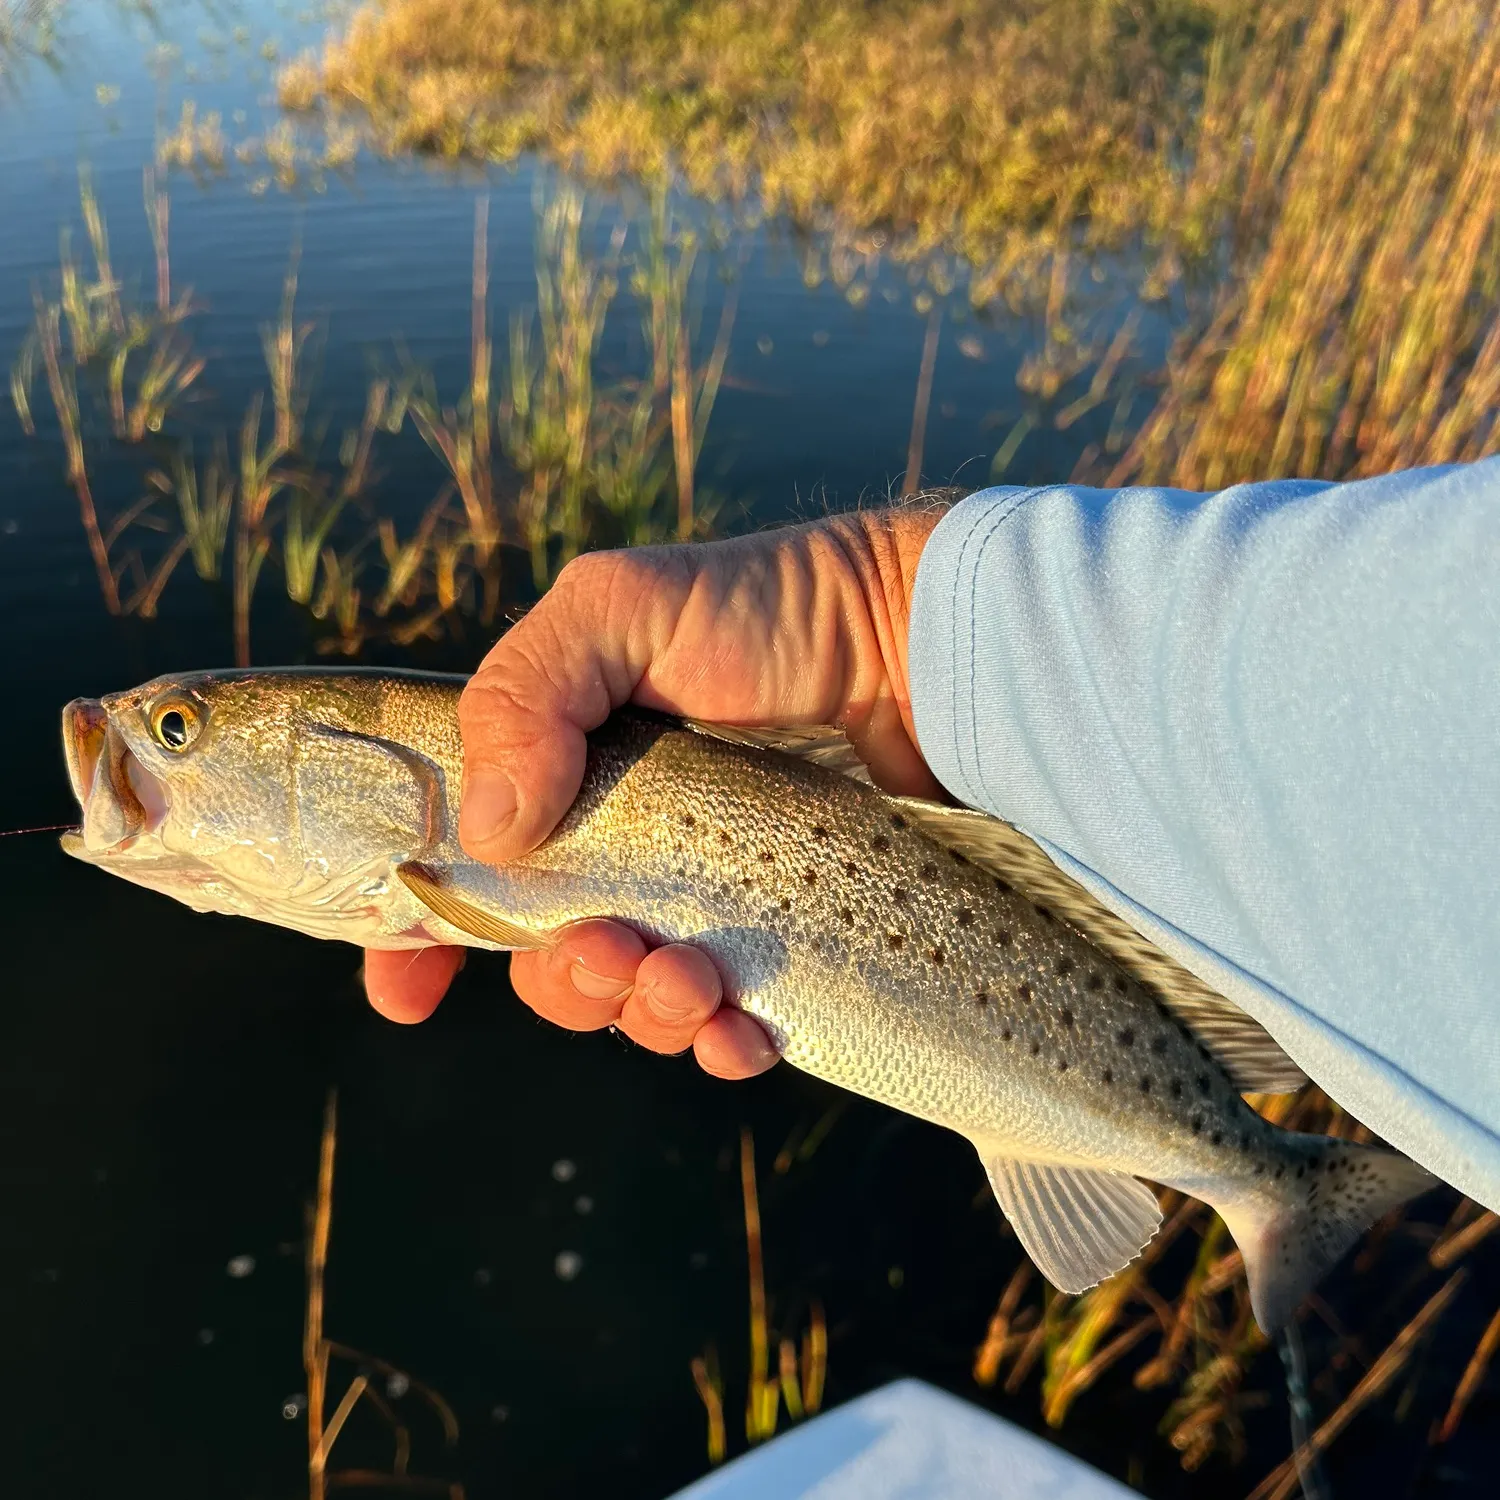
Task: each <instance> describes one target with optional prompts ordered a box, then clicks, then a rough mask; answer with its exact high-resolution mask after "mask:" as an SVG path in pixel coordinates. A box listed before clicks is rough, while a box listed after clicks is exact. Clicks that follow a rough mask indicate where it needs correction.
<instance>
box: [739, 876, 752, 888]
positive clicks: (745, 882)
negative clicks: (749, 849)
mask: <svg viewBox="0 0 1500 1500" xmlns="http://www.w3.org/2000/svg"><path fill="white" fill-rule="evenodd" d="M740 884H741V885H742V886H744V887H745V889H746V890H747V891H748V890H749V889H750V887H751V886H752V885H754V884H755V882H754V881H753V880H752V879H751V878H750V877H749V876H748V875H746V876H745V878H744V879H743V880H741V881H740Z"/></svg>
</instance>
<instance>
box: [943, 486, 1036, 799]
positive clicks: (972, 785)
mask: <svg viewBox="0 0 1500 1500" xmlns="http://www.w3.org/2000/svg"><path fill="white" fill-rule="evenodd" d="M1052 488H1053V487H1052V486H1050V485H1049V486H1047V487H1046V488H1043V489H1037V490H1023V491H1022V492H1021V493H1020V494H1018V495H1012V496H1011V497H1010V498H1009V502H1008V503H1002V504H1001V505H1000V506H999V508H998V509H997V511H996V514H995V515H994V517H993V518H992V519H991V521H990V524H989V527H988V528H987V529H986V531H985V532H984V534H983V536H981V537H980V539H979V546H978V548H977V549H976V551H975V554H974V562H973V566H972V570H971V571H970V574H969V744H970V753H971V755H972V756H973V760H974V775H975V777H976V778H977V782H976V781H971V780H970V779H969V777H968V775H967V773H966V772H965V771H964V767H963V758H962V756H959V757H958V761H959V775H960V776H961V777H962V778H963V781H964V786H965V789H966V791H967V792H968V794H969V795H968V798H967V800H968V801H969V802H971V803H973V804H974V805H975V806H977V807H983V808H985V809H987V810H988V811H990V812H994V811H995V810H996V805H997V804H996V803H995V801H994V799H993V797H992V796H991V794H990V790H989V786H988V785H987V782H986V778H985V774H984V762H983V760H982V759H981V758H980V754H979V709H978V704H977V701H976V692H975V689H976V687H977V681H978V667H977V657H978V655H979V653H978V650H977V641H978V623H979V573H980V567H981V564H982V563H983V562H984V554H985V552H986V551H987V550H988V548H989V545H990V543H991V542H992V541H994V539H995V537H996V535H997V534H998V533H999V530H1000V528H1001V527H1002V526H1003V525H1004V524H1005V523H1006V522H1007V521H1008V520H1009V519H1010V518H1011V517H1012V516H1013V515H1014V514H1015V513H1016V512H1017V511H1018V510H1019V509H1020V508H1021V507H1022V506H1023V505H1025V504H1026V503H1027V502H1029V501H1031V500H1035V499H1036V498H1037V497H1038V496H1040V495H1045V494H1048V493H1049V492H1050V491H1051V489H1052ZM972 540H973V536H972V535H971V536H969V537H966V538H965V539H964V551H967V550H968V546H969V542H970V541H972ZM954 633H955V640H954V652H955V660H956V659H957V648H958V642H957V623H956V612H955V631H954ZM954 712H955V715H957V713H958V712H959V708H958V705H957V703H955V704H954ZM956 739H957V734H956V731H955V740H956Z"/></svg>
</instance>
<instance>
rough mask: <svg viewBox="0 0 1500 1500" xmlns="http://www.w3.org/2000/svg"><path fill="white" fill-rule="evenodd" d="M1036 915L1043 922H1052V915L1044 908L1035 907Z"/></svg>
mask: <svg viewBox="0 0 1500 1500" xmlns="http://www.w3.org/2000/svg"><path fill="white" fill-rule="evenodd" d="M1036 914H1037V916H1039V917H1040V918H1041V919H1042V921H1044V922H1050V921H1051V920H1052V913H1051V912H1050V911H1048V910H1047V908H1046V907H1045V906H1039V907H1037V909H1036Z"/></svg>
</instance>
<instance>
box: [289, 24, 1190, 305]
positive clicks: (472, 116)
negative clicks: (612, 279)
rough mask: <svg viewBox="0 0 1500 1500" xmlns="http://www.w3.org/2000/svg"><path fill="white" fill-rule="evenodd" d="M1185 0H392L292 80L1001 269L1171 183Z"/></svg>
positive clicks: (475, 136)
mask: <svg viewBox="0 0 1500 1500" xmlns="http://www.w3.org/2000/svg"><path fill="white" fill-rule="evenodd" d="M1213 11H1214V6H1213V5H1209V4H1201V3H1192V0H1146V3H1142V0H1137V3H1133V4H1123V3H1119V4H1117V3H1099V0H1047V3H1021V4H1017V3H1009V4H1001V3H996V0H938V3H932V0H884V3H876V4H851V3H848V0H697V3H681V0H679V3H675V4H672V3H669V4H655V3H649V0H622V3H608V4H606V3H600V0H557V3H548V4H545V5H543V4H537V3H534V0H458V3H451V0H387V3H383V4H380V5H378V6H370V7H367V8H365V9H363V10H361V11H360V12H359V13H358V14H357V15H356V16H355V18H354V21H353V23H352V24H351V26H350V28H349V30H348V31H347V33H346V34H345V35H344V36H343V37H342V38H339V39H337V40H335V41H333V42H332V43H331V44H330V45H329V47H328V49H327V51H326V53H325V55H324V56H323V58H322V59H321V62H319V63H317V64H314V63H312V62H311V61H310V60H308V59H303V60H302V61H300V62H298V63H296V64H294V65H292V66H291V67H290V68H289V69H288V70H287V71H286V72H285V73H284V75H283V77H282V99H283V102H284V103H285V104H287V105H288V106H289V107H306V106H309V105H310V104H312V103H313V102H314V101H315V100H317V99H320V98H321V99H323V100H326V101H329V102H331V103H335V104H337V103H340V102H353V103H355V104H357V105H359V106H360V107H362V108H363V109H364V110H365V111H366V112H367V113H368V114H369V116H370V117H371V119H372V120H373V121H374V123H375V126H376V128H377V130H378V131H379V132H380V133H381V135H382V137H383V139H384V141H385V143H386V144H387V145H389V146H390V147H393V148H396V149H403V150H420V151H428V152H436V153H439V154H442V155H445V156H457V155H470V156H477V157H484V158H489V159H493V160H509V159H511V158H513V157H515V156H516V155H518V154H519V153H521V152H523V151H528V150H542V151H545V152H548V153H550V154H552V155H553V156H555V157H557V158H559V159H561V160H563V161H564V162H565V163H566V164H568V165H569V166H570V167H572V168H575V169H578V170H581V171H583V172H585V173H587V174H589V175H593V176H596V177H603V176H616V175H622V174H623V175H630V176H633V177H637V178H640V179H646V180H653V181H661V180H663V179H664V178H665V177H666V176H667V175H668V174H676V175H677V176H679V177H680V179H681V180H682V181H683V182H685V184H686V185H687V186H688V187H689V188H690V189H691V190H692V191H694V192H696V193H698V194H700V195H703V196H709V197H715V198H717V197H723V196H729V197H735V198H744V197H746V196H748V195H749V194H751V193H752V192H753V193H754V194H755V195H756V197H757V198H758V200H759V202H760V203H761V204H762V205H763V206H764V208H766V209H767V210H769V211H771V212H783V213H787V214H789V215H791V216H793V217H795V218H798V219H800V220H804V221H812V220H815V219H817V218H818V216H819V215H820V214H821V213H823V212H824V211H825V210H827V209H829V208H830V207H831V208H835V209H836V210H837V211H838V213H839V215H840V217H841V218H842V219H843V220H844V221H845V223H846V224H848V225H851V226H853V227H856V228H862V229H868V230H871V231H874V232H879V233H883V234H891V235H894V236H896V237H897V238H898V239H899V240H900V242H901V248H902V249H903V250H904V251H905V252H906V253H907V254H910V255H919V254H927V253H930V252H936V251H949V252H956V253H958V254H961V255H963V256H965V257H967V258H968V259H969V260H970V261H971V262H972V263H973V264H974V265H975V266H976V267H982V268H983V269H984V272H985V277H986V285H989V286H991V287H998V286H999V285H1000V283H1001V282H1002V281H1003V279H1004V278H1005V276H1006V274H1007V273H1008V272H1009V271H1010V270H1013V269H1015V268H1016V267H1017V266H1019V265H1021V264H1022V263H1026V262H1029V261H1031V260H1034V258H1035V256H1036V255H1037V253H1038V252H1039V251H1044V250H1046V249H1049V248H1051V247H1052V246H1054V245H1056V244H1057V243H1059V242H1060V241H1062V242H1066V239H1067V237H1068V235H1069V232H1070V230H1071V228H1072V226H1073V225H1075V224H1076V223H1084V224H1086V225H1087V226H1088V232H1089V234H1090V235H1091V236H1093V237H1097V238H1099V239H1118V238H1119V237H1120V236H1121V235H1123V234H1125V233H1127V232H1129V231H1131V230H1134V229H1138V228H1141V227H1143V226H1144V225H1145V224H1147V223H1148V222H1149V220H1150V218H1151V217H1152V215H1153V213H1155V212H1156V210H1157V208H1158V207H1159V205H1160V203H1161V202H1162V201H1163V199H1164V195H1166V194H1167V193H1168V192H1169V191H1170V187H1171V182H1172V173H1171V168H1170V150H1171V143H1172V139H1173V136H1174V134H1175V132H1176V129H1177V127H1178V124H1179V123H1180V121H1181V120H1182V119H1183V118H1184V109H1183V102H1184V99H1183V94H1182V89H1181V87H1180V78H1179V76H1178V75H1179V73H1180V68H1179V66H1178V65H1179V62H1180V60H1181V59H1183V58H1184V57H1187V56H1189V55H1193V54H1195V53H1196V52H1197V51H1198V50H1199V49H1200V47H1201V43H1202V41H1203V40H1204V39H1205V38H1206V36H1207V35H1208V34H1209V31H1210V30H1211V24H1212V17H1213Z"/></svg>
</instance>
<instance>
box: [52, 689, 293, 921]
mask: <svg viewBox="0 0 1500 1500" xmlns="http://www.w3.org/2000/svg"><path fill="white" fill-rule="evenodd" d="M295 717H296V716H295V714H294V712H293V711H292V707H291V705H290V703H288V702H286V701H281V700H279V699H278V696H277V695H275V694H269V695H268V694H267V693H265V692H264V691H261V690H259V689H258V688H257V685H256V684H255V682H254V681H253V680H250V679H245V678H238V679H237V678H235V677H233V676H231V675H228V674H225V675H223V676H216V675H215V674H211V673H196V674H193V675H189V676H177V677H158V678H155V679H153V680H152V681H151V682H148V683H144V684H143V685H142V686H140V687H136V688H131V689H129V690H128V691H126V692H121V693H111V694H108V695H107V696H106V697H103V698H99V699H91V698H78V699H75V700H74V701H73V702H72V703H69V704H68V705H67V707H66V708H64V709H63V714H62V730H63V751H64V755H65V757H66V759H67V765H68V778H69V780H70V781H71V782H72V786H73V794H74V796H76V797H77V798H78V803H79V806H80V807H81V808H82V811H83V822H82V827H81V829H80V830H79V832H78V833H77V834H76V835H70V836H68V837H67V838H65V840H64V847H66V848H67V849H68V852H69V853H71V854H75V855H77V856H78V857H79V858H81V859H83V860H85V861H86V862H88V863H90V864H97V865H101V866H104V867H106V868H111V869H115V870H117V871H118V872H119V873H122V874H128V875H129V876H130V878H137V879H141V883H143V884H151V883H152V882H151V881H150V880H149V879H146V878H144V877H145V876H146V874H147V871H148V869H149V867H150V866H151V865H153V864H155V865H156V866H157V867H158V868H159V869H160V870H161V871H163V872H166V871H169V870H170V871H172V872H174V875H176V874H180V873H181V871H182V870H184V869H185V868H188V867H193V866H196V867H197V868H199V869H200V870H203V871H207V870H212V871H214V872H215V873H216V874H217V875H218V876H219V877H221V878H225V879H233V880H234V881H235V882H236V883H237V884H241V885H244V886H245V887H247V888H248V889H250V890H265V891H267V892H268V893H272V892H282V891H285V890H288V889H290V888H292V887H293V886H295V885H296V884H297V883H298V881H299V880H300V879H301V877H302V871H303V866H304V863H305V861H304V859H303V851H302V850H301V849H300V848H299V847H298V839H297V823H298V820H297V817H296V807H295V792H294V778H293V776H292V775H291V774H290V771H291V753H290V752H291V745H292V739H293V735H294V732H295ZM174 894H175V892H174Z"/></svg>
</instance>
